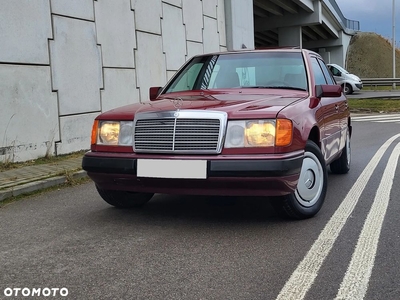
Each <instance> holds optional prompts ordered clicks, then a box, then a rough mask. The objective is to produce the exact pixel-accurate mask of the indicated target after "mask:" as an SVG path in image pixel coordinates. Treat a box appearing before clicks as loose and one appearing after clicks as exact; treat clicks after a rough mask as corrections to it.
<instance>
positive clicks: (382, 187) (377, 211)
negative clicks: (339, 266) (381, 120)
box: [336, 143, 400, 300]
mask: <svg viewBox="0 0 400 300" xmlns="http://www.w3.org/2000/svg"><path fill="white" fill-rule="evenodd" d="M399 156H400V143H399V144H397V146H396V148H395V149H394V150H393V152H392V154H391V156H390V158H389V161H388V163H387V166H386V169H385V172H384V173H383V177H382V180H381V183H380V184H379V188H378V190H377V191H376V195H375V199H374V203H373V204H372V207H371V210H370V212H369V213H368V216H367V219H366V221H365V223H364V227H363V229H362V231H361V234H360V237H359V238H358V242H357V246H356V249H355V251H354V253H353V256H352V259H351V262H350V264H349V267H348V269H347V272H346V275H345V277H344V278H343V281H342V284H341V285H340V289H339V291H338V294H337V296H336V299H337V300H339V299H349V300H350V299H351V300H357V299H360V300H362V299H364V296H365V294H366V293H367V289H368V283H369V279H370V277H371V273H372V268H373V266H374V262H375V256H376V252H377V249H378V242H379V236H380V233H381V229H382V224H383V220H384V218H385V214H386V211H387V207H388V205H389V199H390V191H391V189H392V185H393V179H394V176H395V172H396V167H397V162H398V160H399Z"/></svg>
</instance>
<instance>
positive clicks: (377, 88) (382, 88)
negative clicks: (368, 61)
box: [363, 84, 400, 91]
mask: <svg viewBox="0 0 400 300" xmlns="http://www.w3.org/2000/svg"><path fill="white" fill-rule="evenodd" d="M363 90H365V91H392V90H393V86H385V85H367V86H366V85H364V86H363ZM398 90H400V86H399V84H396V91H398Z"/></svg>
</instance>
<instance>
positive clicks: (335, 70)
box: [329, 66, 341, 76]
mask: <svg viewBox="0 0 400 300" xmlns="http://www.w3.org/2000/svg"><path fill="white" fill-rule="evenodd" d="M329 69H330V70H331V72H332V74H333V75H334V76H340V75H341V74H340V71H339V70H338V69H336V68H335V67H334V66H329Z"/></svg>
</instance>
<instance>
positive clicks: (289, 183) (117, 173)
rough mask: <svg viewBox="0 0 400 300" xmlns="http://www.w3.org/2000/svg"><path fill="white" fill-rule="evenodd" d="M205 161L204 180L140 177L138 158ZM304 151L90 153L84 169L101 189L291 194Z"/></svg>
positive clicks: (179, 192)
mask: <svg viewBox="0 0 400 300" xmlns="http://www.w3.org/2000/svg"><path fill="white" fill-rule="evenodd" d="M154 158H157V159H165V160H174V159H175V160H177V159H179V160H188V161H190V160H202V161H206V168H207V170H206V177H205V178H204V179H186V178H151V177H140V176H137V165H138V160H139V159H154ZM302 162H303V151H298V152H295V153H290V154H284V155H281V154H280V155H254V156H251V155H243V156H242V155H237V156H192V155H190V156H181V155H180V156H160V155H140V156H139V155H137V154H129V153H104V152H88V153H86V154H85V156H84V157H83V161H82V168H83V169H84V170H85V171H87V173H88V175H89V177H90V178H92V180H93V181H94V182H95V183H96V185H98V186H99V187H101V188H102V189H108V190H126V191H134V192H151V193H166V194H195V195H227V196H277V195H285V194H289V193H292V192H293V191H294V190H295V188H296V186H297V181H298V178H299V174H300V170H301V166H302ZM171 172H173V170H171Z"/></svg>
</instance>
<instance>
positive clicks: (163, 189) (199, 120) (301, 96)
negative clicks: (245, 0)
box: [82, 49, 351, 219]
mask: <svg viewBox="0 0 400 300" xmlns="http://www.w3.org/2000/svg"><path fill="white" fill-rule="evenodd" d="M350 136H351V123H350V112H349V108H348V103H347V99H346V97H345V95H344V94H343V92H342V88H341V87H340V86H339V85H337V84H336V82H335V80H334V79H333V77H332V75H331V73H330V72H329V70H328V69H327V67H326V65H325V63H324V61H323V60H322V58H321V56H319V55H318V54H317V53H314V52H312V51H308V50H304V49H269V50H254V51H240V52H223V53H212V54H205V55H199V56H195V57H193V58H192V59H190V60H189V61H188V62H187V63H185V65H184V66H183V67H182V68H181V69H180V70H179V71H178V72H177V73H176V75H175V76H174V77H173V78H172V79H171V80H170V81H169V82H168V83H167V84H166V86H165V87H163V88H161V87H154V88H150V101H149V102H145V103H136V104H132V105H128V106H124V107H121V108H117V109H114V110H111V111H108V112H105V113H102V114H101V115H99V116H98V117H97V118H96V119H95V121H94V124H93V130H92V139H91V151H90V152H88V153H86V154H85V156H84V158H83V162H82V166H83V169H84V170H86V171H87V173H88V175H89V176H90V178H91V179H93V181H94V182H95V184H96V188H97V190H98V192H99V194H100V195H101V197H102V198H103V199H104V200H105V201H106V202H108V203H109V204H111V205H114V206H116V207H122V208H124V207H137V206H141V205H143V204H145V203H146V202H147V201H149V200H150V199H151V197H152V196H153V195H154V193H167V194H195V195H227V196H229V195H232V196H265V197H268V198H269V199H271V200H272V204H273V205H274V207H275V208H276V209H277V210H278V211H279V212H280V213H283V214H284V215H286V216H289V217H292V218H297V219H304V218H309V217H312V216H314V215H315V214H316V213H317V212H318V211H319V210H320V208H321V206H322V204H323V202H324V199H325V195H326V191H327V165H330V169H331V171H332V172H334V173H347V172H348V171H349V169H350Z"/></svg>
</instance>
